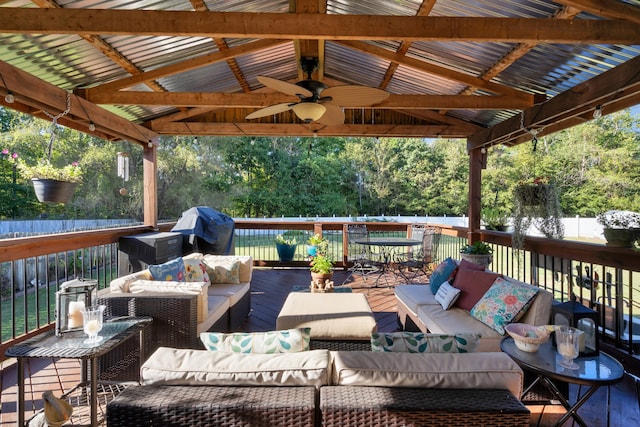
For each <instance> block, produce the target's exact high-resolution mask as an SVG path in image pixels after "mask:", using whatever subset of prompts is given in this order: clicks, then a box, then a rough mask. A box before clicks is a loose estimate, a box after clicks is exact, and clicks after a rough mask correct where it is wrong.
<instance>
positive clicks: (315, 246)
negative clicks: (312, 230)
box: [307, 233, 328, 257]
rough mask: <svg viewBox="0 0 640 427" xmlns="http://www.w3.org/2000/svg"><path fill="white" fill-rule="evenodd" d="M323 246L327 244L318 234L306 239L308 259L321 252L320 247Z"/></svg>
mask: <svg viewBox="0 0 640 427" xmlns="http://www.w3.org/2000/svg"><path fill="white" fill-rule="evenodd" d="M325 244H328V242H327V239H324V238H322V236H321V235H320V234H318V233H316V234H314V235H313V236H311V237H309V239H307V255H309V256H310V257H314V256H316V255H317V254H318V251H319V250H320V251H321V249H322V248H321V247H322V246H323V245H325ZM325 252H326V248H325Z"/></svg>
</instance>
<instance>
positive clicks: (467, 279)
mask: <svg viewBox="0 0 640 427" xmlns="http://www.w3.org/2000/svg"><path fill="white" fill-rule="evenodd" d="M498 277H500V275H499V274H497V273H489V272H486V271H477V270H467V269H464V268H459V269H458V273H457V274H456V280H455V281H454V282H453V287H455V288H458V289H460V291H461V292H460V296H459V297H458V300H457V301H456V303H455V304H454V306H456V307H459V308H463V309H465V310H469V311H471V309H472V308H473V306H474V305H476V303H477V302H478V301H480V298H482V296H483V295H484V294H485V293H486V292H487V291H488V290H489V288H490V287H491V285H493V282H495V281H496V279H497V278H498Z"/></svg>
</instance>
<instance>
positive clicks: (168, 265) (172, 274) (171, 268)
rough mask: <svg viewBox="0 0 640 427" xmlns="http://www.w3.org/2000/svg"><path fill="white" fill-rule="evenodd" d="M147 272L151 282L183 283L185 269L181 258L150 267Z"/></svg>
mask: <svg viewBox="0 0 640 427" xmlns="http://www.w3.org/2000/svg"><path fill="white" fill-rule="evenodd" d="M149 272H150V273H151V276H153V280H162V281H165V282H184V281H185V274H186V273H185V269H184V261H182V258H176V259H174V260H171V261H168V262H165V263H164V264H159V265H150V266H149Z"/></svg>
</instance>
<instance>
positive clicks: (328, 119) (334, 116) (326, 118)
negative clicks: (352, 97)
mask: <svg viewBox="0 0 640 427" xmlns="http://www.w3.org/2000/svg"><path fill="white" fill-rule="evenodd" d="M323 105H324V106H325V107H326V108H327V111H325V112H324V114H323V115H322V117H320V118H319V119H318V120H317V122H318V123H321V124H323V125H327V126H338V125H343V124H344V111H342V108H340V107H338V106H337V105H332V104H329V103H325V104H323Z"/></svg>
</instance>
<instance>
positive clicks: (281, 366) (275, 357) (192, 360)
mask: <svg viewBox="0 0 640 427" xmlns="http://www.w3.org/2000/svg"><path fill="white" fill-rule="evenodd" d="M330 367H331V357H330V354H329V351H328V350H311V351H302V352H298V353H278V354H245V353H227V352H221V351H209V350H188V349H175V348H167V347H160V348H158V349H157V350H156V351H155V352H154V353H153V354H152V355H151V357H149V359H148V360H147V361H146V362H144V364H143V365H142V368H141V369H140V380H141V382H142V384H143V385H151V384H156V385H206V384H209V385H232V386H259V385H264V386H315V387H320V386H322V385H326V384H328V383H329V377H330V371H331V369H330Z"/></svg>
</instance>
